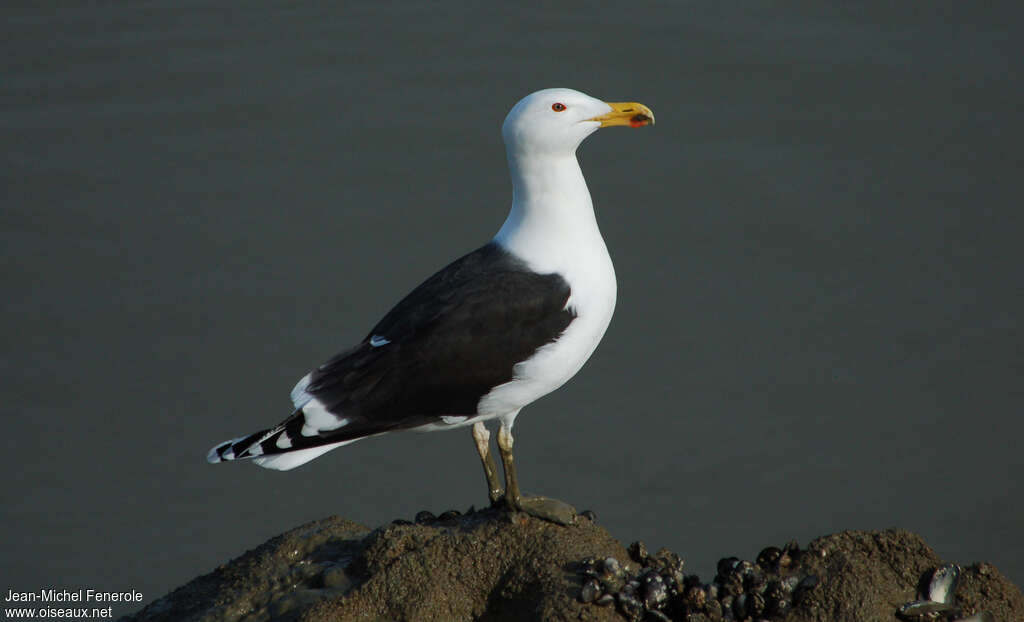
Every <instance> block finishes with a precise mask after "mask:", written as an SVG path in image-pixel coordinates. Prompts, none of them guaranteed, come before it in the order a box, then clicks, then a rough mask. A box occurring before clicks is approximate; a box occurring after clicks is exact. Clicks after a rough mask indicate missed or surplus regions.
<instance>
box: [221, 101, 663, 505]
mask: <svg viewBox="0 0 1024 622" xmlns="http://www.w3.org/2000/svg"><path fill="white" fill-rule="evenodd" d="M653 124H654V114H653V113H652V112H651V110H650V108H648V107H647V106H644V105H643V104H639V103H635V102H604V101H601V100H599V99H595V98H593V97H590V96H589V95H586V94H584V93H581V92H579V91H574V90H571V89H565V88H554V89H544V90H541V91H537V92H535V93H532V94H530V95H528V96H527V97H525V98H523V99H522V100H520V101H519V102H518V103H517V104H516V105H515V106H514V107H513V108H512V110H511V111H510V112H509V113H508V116H507V117H506V118H505V122H504V124H503V125H502V137H503V139H504V142H505V148H506V153H507V156H508V168H509V175H510V176H511V178H512V208H511V210H510V211H509V214H508V217H507V218H506V220H505V222H504V224H503V225H502V226H501V228H500V229H499V230H498V233H497V234H496V235H495V236H494V237H493V238H492V239H491V240H490V241H489V242H488V243H487V244H485V245H483V246H481V247H480V248H478V249H476V250H474V251H473V252H471V253H469V254H467V255H465V256H463V257H460V258H459V259H456V260H455V261H454V262H452V263H451V264H449V265H448V266H447V267H445V268H443V269H442V270H440V271H439V272H437V273H436V274H434V275H433V276H431V277H430V278H428V279H427V280H426V281H424V282H423V283H422V284H420V285H419V286H418V287H417V288H416V289H414V290H413V291H412V292H411V293H410V294H409V295H407V296H406V297H405V298H403V299H402V300H401V301H400V302H399V303H398V304H397V305H395V307H394V308H392V309H391V310H390V311H389V312H388V313H387V314H386V315H385V316H384V318H383V319H382V320H380V322H378V323H377V325H376V326H374V327H373V330H371V331H370V332H369V333H368V334H367V335H366V337H365V338H364V339H363V340H362V341H360V342H359V343H358V344H356V345H355V346H353V347H352V348H350V349H349V350H346V351H344V352H342V353H340V354H338V355H336V356H334V357H333V358H331V359H329V360H328V361H327V362H325V363H324V364H323V365H320V366H319V367H317V368H316V369H314V370H313V371H311V372H309V373H308V374H306V375H305V376H304V377H303V378H302V379H301V380H299V382H298V384H296V385H295V388H294V389H293V390H292V392H291V399H292V403H293V405H294V411H293V412H292V414H291V416H289V417H288V418H287V419H285V420H284V421H282V422H281V423H280V424H278V425H277V426H274V427H272V428H268V429H264V430H260V431H258V432H254V433H252V434H249V435H247V436H243V437H240V438H235V439H232V440H229V441H226V442H223V443H221V444H219V445H217V446H215V447H214V448H213V449H211V450H210V451H209V453H208V454H207V460H208V461H209V462H224V461H231V460H239V459H251V460H252V461H253V462H255V463H256V464H258V465H260V466H262V467H266V468H269V469H277V470H288V469H292V468H295V467H297V466H299V465H301V464H304V463H306V462H309V461H310V460H313V459H314V458H317V457H318V456H320V455H322V454H324V453H326V452H328V451H330V450H332V449H336V448H338V447H341V446H343V445H348V444H349V443H353V442H355V441H357V440H360V439H363V438H367V437H370V436H376V435H379V434H384V433H387V432H394V431H398V430H417V431H437V430H450V429H453V428H461V427H471V428H472V434H473V440H474V442H475V444H476V449H477V453H478V454H479V456H480V461H481V463H482V465H483V470H484V476H485V478H486V480H487V487H488V496H489V498H490V500H491V503H492V505H502V504H503V505H504V506H505V507H507V508H508V509H509V510H511V511H524V512H527V513H532V514H535V515H538V516H547V514H548V511H547V510H546V509H545V498H543V497H525V496H523V495H522V493H521V492H520V488H519V482H518V479H517V477H516V468H515V460H514V456H513V443H514V438H513V436H512V426H513V424H514V422H515V420H516V417H517V416H518V415H519V412H520V411H521V410H522V409H523V407H525V406H526V405H528V404H530V403H531V402H533V401H535V400H537V399H538V398H540V397H542V396H544V395H546V394H548V393H550V392H552V391H554V390H555V389H557V388H559V387H560V386H562V385H563V384H565V382H566V381H568V380H569V379H570V378H572V377H573V376H574V375H576V372H578V371H579V370H580V368H581V367H582V366H583V364H584V363H585V362H586V361H587V359H588V358H590V355H591V354H592V353H593V352H594V349H595V348H596V347H597V344H598V342H599V341H600V340H601V338H602V337H603V336H604V333H605V330H606V329H607V328H608V323H609V322H610V321H611V318H612V313H613V311H614V309H615V298H616V283H615V270H614V268H613V266H612V261H611V258H610V257H609V256H608V249H607V247H606V246H605V243H604V239H603V238H602V237H601V232H600V230H599V229H598V225H597V219H596V218H595V216H594V207H593V203H592V201H591V198H590V192H589V190H588V189H587V183H586V181H585V180H584V178H583V172H582V171H581V170H580V166H579V163H578V161H577V160H576V150H577V148H578V147H579V145H580V144H581V143H582V142H583V140H584V139H585V138H586V137H587V136H589V135H590V134H592V133H594V132H595V131H596V130H598V129H599V128H602V127H614V126H627V127H642V126H645V125H653ZM494 419H497V420H498V422H499V424H500V425H499V427H498V434H497V436H498V438H497V444H498V450H499V452H500V454H501V461H502V466H503V471H504V474H505V486H504V491H503V490H502V486H501V484H500V482H499V479H498V475H497V467H496V464H495V461H494V458H493V457H492V455H491V447H490V438H491V433H490V431H489V430H488V429H487V427H486V426H485V425H484V422H486V421H490V420H494ZM548 501H550V500H548Z"/></svg>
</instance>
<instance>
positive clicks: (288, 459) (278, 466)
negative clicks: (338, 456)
mask: <svg viewBox="0 0 1024 622" xmlns="http://www.w3.org/2000/svg"><path fill="white" fill-rule="evenodd" d="M354 442H355V441H354V440H352V441H341V442H340V443H331V444H330V445H321V446H319V447H311V448H309V449H299V450H297V451H289V452H285V453H283V454H271V455H269V456H257V457H255V458H253V459H252V461H253V462H254V463H255V464H258V465H260V466H261V467H263V468H265V469H274V470H276V471H287V470H289V469H294V468H295V467H297V466H300V465H303V464H306V463H307V462H309V461H310V460H312V459H314V458H319V457H320V456H322V455H324V454H325V453H327V452H329V451H330V450H332V449H337V448H338V447H341V446H343V445H349V444H351V443H354Z"/></svg>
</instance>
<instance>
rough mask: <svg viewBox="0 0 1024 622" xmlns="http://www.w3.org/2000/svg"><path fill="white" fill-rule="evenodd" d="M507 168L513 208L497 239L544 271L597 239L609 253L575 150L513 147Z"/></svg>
mask: <svg viewBox="0 0 1024 622" xmlns="http://www.w3.org/2000/svg"><path fill="white" fill-rule="evenodd" d="M509 174H510V175H511V177H512V209H511V211H510V212H509V215H508V218H507V219H506V220H505V224H504V225H502V227H501V230H499V231H498V233H497V235H495V236H494V239H495V241H497V242H498V243H500V244H501V245H502V246H504V247H505V248H506V249H508V250H509V251H511V252H512V253H514V254H516V255H518V256H519V257H520V258H522V259H524V260H526V261H527V262H529V263H531V264H534V267H535V268H536V269H539V270H543V271H554V270H558V269H559V268H560V267H561V266H562V264H563V263H564V262H565V261H566V260H567V259H568V258H567V254H568V255H577V254H578V252H579V251H580V250H581V249H583V248H594V247H595V244H596V245H597V246H599V247H600V250H601V251H602V252H605V253H607V251H606V250H605V248H604V241H603V240H602V238H601V232H600V231H599V230H598V227H597V220H596V218H595V217H594V205H593V203H592V202H591V199H590V191H589V190H588V189H587V182H586V180H584V179H583V171H581V170H580V165H579V162H577V161H576V155H575V154H569V155H558V156H555V155H551V156H539V155H537V154H531V155H530V157H519V156H518V155H516V154H513V153H509Z"/></svg>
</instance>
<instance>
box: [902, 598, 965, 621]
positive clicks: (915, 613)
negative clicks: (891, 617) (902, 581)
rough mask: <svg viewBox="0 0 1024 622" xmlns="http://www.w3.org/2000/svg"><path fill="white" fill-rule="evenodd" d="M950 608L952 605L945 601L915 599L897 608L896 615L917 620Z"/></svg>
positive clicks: (931, 616)
mask: <svg viewBox="0 0 1024 622" xmlns="http://www.w3.org/2000/svg"><path fill="white" fill-rule="evenodd" d="M950 609H952V607H951V606H950V605H947V604H945V603H937V602H934V601H931V600H915V601H911V602H909V603H907V604H905V605H903V606H902V607H900V608H899V609H897V610H896V616H897V617H899V618H902V619H904V620H911V621H915V622H916V621H917V620H925V619H929V618H933V617H934V616H935V614H939V613H942V612H943V611H949V610H950Z"/></svg>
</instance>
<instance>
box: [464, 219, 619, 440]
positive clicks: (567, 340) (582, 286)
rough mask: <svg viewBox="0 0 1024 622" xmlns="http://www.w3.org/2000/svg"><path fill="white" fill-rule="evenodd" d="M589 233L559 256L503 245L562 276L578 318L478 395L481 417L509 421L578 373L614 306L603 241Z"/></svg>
mask: <svg viewBox="0 0 1024 622" xmlns="http://www.w3.org/2000/svg"><path fill="white" fill-rule="evenodd" d="M593 233H595V234H596V236H585V237H588V238H589V239H587V240H585V241H584V240H574V242H577V243H575V244H574V243H569V244H566V245H564V246H561V248H562V249H563V250H564V252H563V253H559V254H557V256H555V255H552V254H544V253H540V254H537V253H535V254H534V255H533V257H532V258H530V257H523V255H522V254H521V250H523V249H517V248H515V245H512V247H511V248H509V247H506V248H508V249H509V250H510V251H511V252H513V253H514V254H516V255H517V256H519V257H520V258H522V259H523V260H524V261H525V262H526V263H527V265H528V266H529V267H530V269H532V270H534V271H535V272H540V273H545V274H550V273H557V274H560V275H561V276H562V277H563V278H565V280H566V281H567V282H568V283H569V287H570V290H571V293H570V296H569V300H568V302H567V303H566V306H567V307H568V308H570V309H571V310H572V311H573V312H574V313H575V314H576V318H575V319H574V320H573V321H572V322H571V323H570V324H569V326H568V328H566V330H565V332H563V333H562V335H561V337H559V338H558V339H557V340H555V341H554V342H552V343H549V344H547V345H545V346H543V347H541V348H540V349H539V350H538V351H537V352H536V353H535V354H534V355H533V356H531V357H530V358H528V359H526V360H525V361H523V362H521V363H519V364H517V365H516V367H515V372H514V373H515V375H514V377H513V379H512V380H511V381H509V382H507V383H505V384H502V385H499V386H498V387H495V388H494V389H493V390H492V391H490V392H489V393H488V394H487V395H485V396H484V397H483V398H482V399H481V400H480V403H479V404H478V406H477V410H478V412H479V413H480V414H481V415H483V416H484V417H486V418H492V417H501V418H503V419H507V420H509V421H508V423H509V424H511V419H513V418H514V417H515V415H516V414H517V413H518V411H519V409H521V408H522V407H524V406H526V405H527V404H529V403H531V402H533V401H535V400H537V399H538V398H540V397H542V396H544V395H547V394H548V393H550V392H552V391H554V390H555V389H557V388H558V387H560V386H562V385H563V384H565V383H566V382H567V381H568V380H569V379H570V378H572V377H573V376H574V375H576V372H578V371H579V370H580V368H581V367H583V364H584V363H586V362H587V359H589V358H590V355H591V354H593V353H594V349H595V348H597V344H598V343H599V342H600V341H601V338H602V337H603V336H604V333H605V330H607V328H608V324H609V322H611V319H612V313H613V312H614V311H615V296H616V283H615V269H614V267H613V266H612V261H611V258H610V257H609V256H608V250H607V248H606V247H605V244H604V240H602V239H601V236H600V234H599V233H597V230H596V227H595V228H594V230H593ZM573 237H576V236H573ZM595 238H596V239H595ZM499 242H500V240H499Z"/></svg>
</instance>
